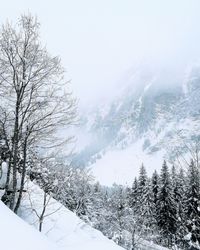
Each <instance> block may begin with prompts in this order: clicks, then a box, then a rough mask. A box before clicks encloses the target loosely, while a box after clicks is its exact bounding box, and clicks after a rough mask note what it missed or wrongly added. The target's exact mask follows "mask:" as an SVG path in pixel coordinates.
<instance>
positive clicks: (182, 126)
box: [74, 65, 200, 185]
mask: <svg viewBox="0 0 200 250" xmlns="http://www.w3.org/2000/svg"><path fill="white" fill-rule="evenodd" d="M145 70H146V69H143V70H142V71H141V70H138V71H136V72H135V73H134V74H132V75H130V76H129V78H128V79H125V82H124V87H123V89H121V90H120V91H119V94H118V95H117V96H116V97H115V98H114V100H112V101H110V102H108V103H103V104H101V105H99V106H98V107H96V108H94V109H93V110H92V111H90V112H88V114H87V115H85V116H84V117H83V118H82V121H83V127H84V128H85V130H84V131H85V132H84V133H85V134H87V133H88V135H89V137H90V138H92V140H91V139H90V142H88V145H87V146H85V147H84V149H82V150H81V151H80V152H79V153H78V154H77V156H76V158H75V159H74V162H75V163H76V164H77V165H81V166H82V165H83V164H84V165H85V166H89V167H90V168H91V170H92V172H93V174H94V175H95V176H96V177H97V179H98V180H99V181H100V182H101V183H102V184H105V185H111V184H112V183H113V182H116V183H120V184H126V183H128V184H131V183H132V182H133V179H134V177H135V176H137V175H138V170H139V167H140V166H141V164H142V163H144V165H145V166H146V169H147V171H148V172H149V174H152V172H153V171H154V170H155V169H159V168H160V167H161V165H162V162H163V159H166V160H167V161H168V162H171V163H173V162H174V160H175V159H176V158H177V154H178V153H179V154H181V153H185V146H184V144H185V143H187V141H190V140H191V141H195V140H197V139H198V138H199V137H200V134H199V131H200V101H199V100H200V66H199V65H193V66H192V67H190V69H189V70H188V69H183V71H181V73H179V74H177V72H171V71H170V72H168V71H167V72H166V71H165V70H163V71H162V70H161V71H157V72H155V71H152V72H151V71H148V72H146V71H145Z"/></svg>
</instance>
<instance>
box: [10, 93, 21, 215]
mask: <svg viewBox="0 0 200 250" xmlns="http://www.w3.org/2000/svg"><path fill="white" fill-rule="evenodd" d="M18 96H19V95H18V94H17V102H16V109H15V112H16V114H15V127H14V136H13V146H14V154H13V165H12V167H13V186H12V188H13V190H12V196H11V201H10V209H11V210H14V206H15V197H16V192H17V165H18V159H17V157H18V144H19V97H18Z"/></svg>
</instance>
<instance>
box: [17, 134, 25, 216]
mask: <svg viewBox="0 0 200 250" xmlns="http://www.w3.org/2000/svg"><path fill="white" fill-rule="evenodd" d="M26 159H27V138H26V139H25V142H24V146H23V167H22V175H21V183H20V189H19V196H18V199H17V203H16V206H15V208H14V212H15V213H16V214H17V211H18V209H19V206H20V204H21V200H22V194H23V190H24V184H25V177H26Z"/></svg>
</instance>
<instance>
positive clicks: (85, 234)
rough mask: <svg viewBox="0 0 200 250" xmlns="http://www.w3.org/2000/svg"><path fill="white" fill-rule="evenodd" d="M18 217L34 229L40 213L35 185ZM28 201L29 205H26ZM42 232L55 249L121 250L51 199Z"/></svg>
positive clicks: (31, 188)
mask: <svg viewBox="0 0 200 250" xmlns="http://www.w3.org/2000/svg"><path fill="white" fill-rule="evenodd" d="M29 189H30V191H29V192H27V193H26V197H25V199H24V201H23V205H22V208H21V210H20V213H19V215H20V216H21V217H22V218H23V219H24V220H25V221H27V222H28V223H29V224H31V225H34V226H35V227H36V228H37V227H38V218H37V216H36V213H35V212H34V211H33V208H34V209H36V211H37V213H38V214H40V213H41V209H42V202H43V192H42V191H41V190H40V189H39V188H38V187H37V186H36V185H29ZM30 201H31V202H30ZM45 216H46V218H45V219H44V224H43V233H44V234H45V235H46V236H47V237H48V238H49V239H50V240H51V241H52V242H55V243H56V244H57V246H58V249H62V250H64V249H67V250H80V249H81V250H100V249H101V250H102V249H103V250H122V249H123V248H121V247H119V246H117V245H116V244H115V243H114V242H113V241H111V240H109V239H107V238H106V237H105V236H103V234H102V233H101V232H99V231H97V230H95V229H93V228H92V227H90V226H89V225H87V224H86V223H84V222H83V221H82V220H80V219H79V218H78V217H77V216H76V215H75V214H74V213H72V212H70V211H69V210H68V209H66V208H65V207H63V206H61V204H60V203H59V202H57V201H55V200H54V199H51V200H50V202H49V205H48V211H47V213H46V214H45Z"/></svg>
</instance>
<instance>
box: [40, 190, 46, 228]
mask: <svg viewBox="0 0 200 250" xmlns="http://www.w3.org/2000/svg"><path fill="white" fill-rule="evenodd" d="M46 206H47V193H46V192H44V201H43V209H42V213H41V215H40V218H39V231H40V232H42V225H43V219H44V214H45V212H46Z"/></svg>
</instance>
